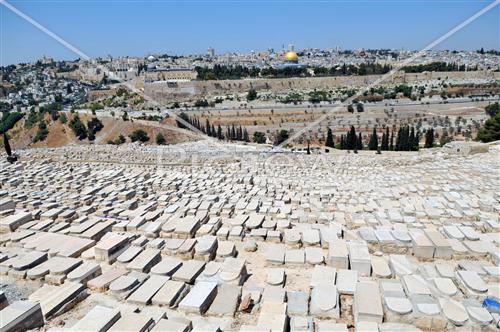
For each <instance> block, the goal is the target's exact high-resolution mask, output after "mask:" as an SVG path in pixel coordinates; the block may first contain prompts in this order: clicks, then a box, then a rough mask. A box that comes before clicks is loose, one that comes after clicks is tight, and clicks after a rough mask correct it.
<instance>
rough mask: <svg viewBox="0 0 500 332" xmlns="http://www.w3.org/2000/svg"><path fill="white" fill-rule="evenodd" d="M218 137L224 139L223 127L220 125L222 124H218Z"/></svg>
mask: <svg viewBox="0 0 500 332" xmlns="http://www.w3.org/2000/svg"><path fill="white" fill-rule="evenodd" d="M217 138H218V139H224V136H222V127H221V126H220V124H219V125H218V126H217Z"/></svg>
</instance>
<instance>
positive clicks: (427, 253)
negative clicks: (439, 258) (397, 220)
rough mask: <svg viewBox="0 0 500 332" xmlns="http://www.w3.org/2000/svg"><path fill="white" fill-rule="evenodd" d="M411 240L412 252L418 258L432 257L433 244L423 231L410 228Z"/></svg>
mask: <svg viewBox="0 0 500 332" xmlns="http://www.w3.org/2000/svg"><path fill="white" fill-rule="evenodd" d="M409 234H410V237H411V242H412V245H413V253H414V254H415V256H417V257H418V258H426V259H430V258H433V257H434V250H435V247H434V244H433V243H432V242H431V240H429V238H428V237H427V236H425V233H424V232H423V231H422V230H419V229H411V230H410V231H409Z"/></svg>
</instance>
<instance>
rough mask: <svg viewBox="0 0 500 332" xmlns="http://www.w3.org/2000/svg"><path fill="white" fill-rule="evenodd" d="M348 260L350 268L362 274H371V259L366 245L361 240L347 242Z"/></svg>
mask: <svg viewBox="0 0 500 332" xmlns="http://www.w3.org/2000/svg"><path fill="white" fill-rule="evenodd" d="M349 262H350V265H351V269H352V270H356V271H358V272H359V274H360V275H362V276H367V277H369V276H370V275H371V268H372V264H371V259H370V252H369V251H368V246H367V245H366V243H365V242H362V241H351V242H349Z"/></svg>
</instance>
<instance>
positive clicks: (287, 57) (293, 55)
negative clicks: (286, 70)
mask: <svg viewBox="0 0 500 332" xmlns="http://www.w3.org/2000/svg"><path fill="white" fill-rule="evenodd" d="M285 61H293V62H297V61H299V56H298V55H297V53H295V52H293V51H288V52H286V53H285Z"/></svg>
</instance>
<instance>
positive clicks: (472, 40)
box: [0, 0, 500, 65]
mask: <svg viewBox="0 0 500 332" xmlns="http://www.w3.org/2000/svg"><path fill="white" fill-rule="evenodd" d="M491 2H492V1H491V0H488V1H481V0H472V1H471V0H462V1H432V0H415V1H412V0H397V1H396V0H390V1H377V0H375V1H370V0H361V1H360V0H358V1H356V0H353V1H345V0H340V1H339V0H311V1H306V0H301V1H282V0H253V1H252V0H246V1H242V0H240V1H238V0H235V1H230V0H219V1H210V0H206V1H203V0H187V1H176V0H143V1H140V0H124V1H116V0H103V1H101V0H73V1H71V0H46V1H44V0H38V1H37V0H19V1H14V0H11V1H9V3H10V4H12V5H13V6H15V7H16V8H18V9H19V10H21V11H22V12H24V13H25V14H27V15H29V16H30V17H32V18H33V19H35V20H36V21H38V22H39V23H40V24H42V25H43V26H45V27H47V28H48V29H49V30H51V31H53V32H54V33H56V34H57V35H59V36H60V37H62V38H63V39H65V40H67V41H68V42H69V43H71V44H73V45H74V46H76V47H77V48H79V49H80V50H82V51H83V52H84V53H86V54H88V55H89V56H91V57H97V56H106V55H108V54H111V55H113V56H122V55H147V54H149V53H154V52H162V53H169V54H187V53H205V52H206V49H207V47H208V46H212V47H214V48H215V50H216V53H223V52H227V51H235V52H237V51H243V52H248V51H251V50H265V49H267V48H269V47H272V48H274V49H281V47H282V45H285V46H286V45H287V44H289V43H292V44H294V45H295V46H296V49H300V48H304V47H318V48H332V47H335V46H340V47H342V48H343V49H355V48H362V47H363V48H406V49H420V48H422V47H424V46H426V45H427V44H429V43H430V42H432V41H433V40H435V39H436V38H438V37H440V36H441V35H443V34H444V33H446V32H448V31H449V30H450V29H452V28H454V27H455V26H457V25H458V24H460V23H461V22H462V21H464V20H466V19H467V18H469V17H470V16H472V15H473V14H475V13H476V12H477V11H479V10H480V9H481V8H483V7H485V6H487V5H488V4H490V3H491ZM499 7H500V6H496V8H494V9H492V10H490V11H489V12H488V13H486V14H484V15H483V16H482V17H480V18H479V19H477V20H476V21H475V22H473V23H471V24H470V25H469V26H467V27H466V28H464V29H463V30H461V31H459V32H458V33H457V34H455V35H454V36H452V37H451V38H450V39H448V40H447V41H446V42H444V43H442V44H441V45H439V47H437V48H439V49H460V50H461V49H472V50H475V49H479V48H480V47H484V48H485V49H492V48H494V49H499V48H500V47H499V43H500V42H499V31H500V14H499V13H500V9H499ZM0 37H1V40H0V46H1V47H0V65H7V64H11V63H19V62H27V61H33V60H35V59H37V58H39V57H41V56H42V55H48V56H52V57H54V58H56V59H75V58H77V57H78V56H77V55H76V54H74V53H72V52H71V51H69V50H67V49H66V48H65V47H64V46H62V45H60V44H59V43H58V42H56V41H54V40H53V39H51V38H50V37H48V36H47V35H45V34H44V33H43V32H41V31H39V30H37V29H36V28H35V27H33V26H32V25H31V24H29V23H28V22H26V21H25V20H23V19H22V18H20V17H18V16H17V15H16V14H14V13H12V12H11V11H10V10H9V9H7V8H6V7H4V6H2V5H0Z"/></svg>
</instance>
